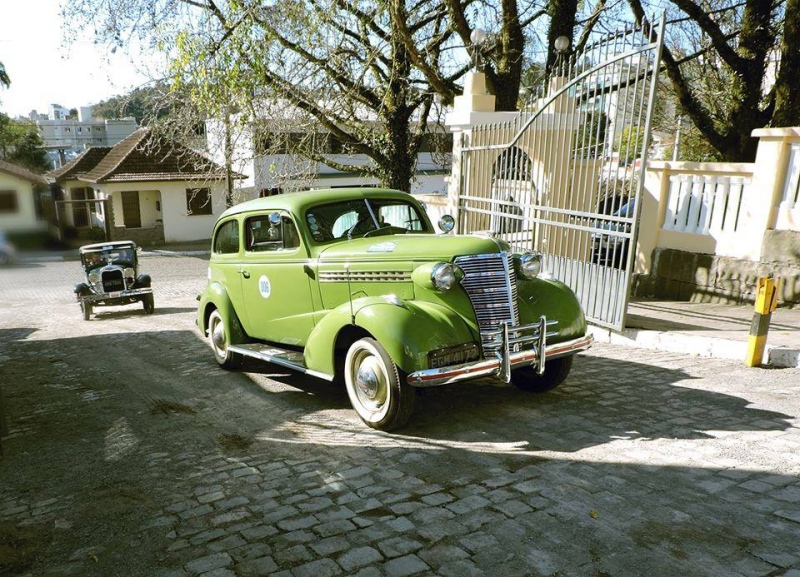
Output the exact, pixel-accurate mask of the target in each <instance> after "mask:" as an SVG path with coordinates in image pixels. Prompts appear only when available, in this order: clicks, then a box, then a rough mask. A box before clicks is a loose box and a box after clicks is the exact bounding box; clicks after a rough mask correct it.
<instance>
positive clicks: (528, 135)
mask: <svg viewBox="0 0 800 577" xmlns="http://www.w3.org/2000/svg"><path fill="white" fill-rule="evenodd" d="M663 27H664V19H663V17H662V19H661V22H660V24H659V26H657V27H656V26H653V25H651V24H643V25H640V26H636V27H633V28H631V29H625V30H621V31H619V32H617V33H615V34H612V35H609V36H607V37H604V38H603V39H601V40H599V41H598V42H596V43H594V44H592V45H590V46H588V47H587V48H585V49H584V51H583V52H582V53H580V54H576V55H572V56H570V57H568V58H564V59H562V61H561V62H560V63H558V64H557V69H556V70H555V71H554V72H553V73H552V74H551V75H550V77H549V78H548V80H547V82H546V86H545V87H543V90H542V93H543V94H545V96H543V97H541V98H539V99H537V101H536V102H535V103H534V104H533V106H532V107H531V110H530V111H523V112H521V113H519V115H517V116H516V117H515V119H514V120H512V121H509V122H506V123H498V124H487V125H479V126H474V127H472V129H471V130H469V131H466V132H464V133H463V136H462V138H463V139H464V140H462V147H461V158H460V167H461V190H460V192H459V196H458V199H457V202H458V214H459V222H458V228H459V232H465V233H470V232H477V231H491V232H492V233H493V234H495V235H496V236H498V237H500V238H503V239H505V240H506V241H508V242H509V243H510V244H511V246H512V247H513V248H514V249H515V250H538V251H541V252H542V254H543V255H544V261H545V267H546V270H547V271H548V272H549V273H550V274H552V275H553V276H554V277H556V278H557V279H559V280H561V281H563V282H565V283H566V284H568V285H569V286H570V287H571V288H572V289H573V290H574V291H575V292H576V294H577V295H578V297H579V299H580V301H581V304H582V306H583V307H584V310H585V311H586V316H587V318H588V319H589V320H590V321H592V322H593V323H595V324H599V325H602V326H607V327H611V328H615V329H621V328H622V327H623V326H624V323H625V312H626V309H627V304H628V297H629V293H630V284H631V273H632V270H633V268H634V265H635V262H634V259H635V254H636V250H635V249H636V237H637V221H638V214H639V209H640V207H641V203H640V202H639V195H640V193H641V190H642V186H643V182H644V179H643V170H644V166H645V164H646V161H647V150H648V147H649V142H650V120H651V116H652V111H653V105H654V100H655V94H656V86H657V82H658V68H659V65H660V57H661V43H662V41H663V33H662V31H663ZM615 159H618V160H615Z"/></svg>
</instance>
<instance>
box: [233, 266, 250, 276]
mask: <svg viewBox="0 0 800 577" xmlns="http://www.w3.org/2000/svg"><path fill="white" fill-rule="evenodd" d="M236 272H238V273H239V274H240V275H242V276H243V277H244V278H250V271H246V270H244V269H243V268H240V269H239V270H237V271H236Z"/></svg>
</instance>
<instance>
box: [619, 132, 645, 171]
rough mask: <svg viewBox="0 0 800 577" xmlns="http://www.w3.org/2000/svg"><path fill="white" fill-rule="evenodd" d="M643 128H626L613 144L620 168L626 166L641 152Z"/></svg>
mask: <svg viewBox="0 0 800 577" xmlns="http://www.w3.org/2000/svg"><path fill="white" fill-rule="evenodd" d="M643 137H644V127H642V126H626V127H625V128H624V129H623V130H622V132H620V134H619V137H617V140H616V142H615V143H614V150H615V151H616V152H618V153H619V164H620V166H628V165H629V164H630V163H631V162H633V161H634V160H636V159H637V158H638V157H639V154H640V153H641V150H642V142H643Z"/></svg>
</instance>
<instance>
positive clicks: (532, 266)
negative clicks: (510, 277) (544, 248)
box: [519, 252, 542, 279]
mask: <svg viewBox="0 0 800 577" xmlns="http://www.w3.org/2000/svg"><path fill="white" fill-rule="evenodd" d="M519 271H520V272H521V273H522V276H523V277H525V278H527V279H534V278H536V277H537V276H539V273H540V272H542V254H541V253H539V252H526V253H525V254H523V255H522V256H520V257H519Z"/></svg>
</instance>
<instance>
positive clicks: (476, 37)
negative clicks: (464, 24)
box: [469, 28, 489, 72]
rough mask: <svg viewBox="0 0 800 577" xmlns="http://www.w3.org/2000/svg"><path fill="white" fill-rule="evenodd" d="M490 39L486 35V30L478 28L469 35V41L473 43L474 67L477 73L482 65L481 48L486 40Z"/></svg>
mask: <svg viewBox="0 0 800 577" xmlns="http://www.w3.org/2000/svg"><path fill="white" fill-rule="evenodd" d="M488 37H489V35H488V34H486V31H485V30H482V29H480V28H476V29H475V30H473V31H472V33H471V34H470V35H469V41H470V42H471V43H472V50H473V53H472V58H473V65H474V66H475V71H476V72H477V71H478V65H479V64H480V47H481V45H482V44H484V43H485V42H486V39H487V38H488Z"/></svg>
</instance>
